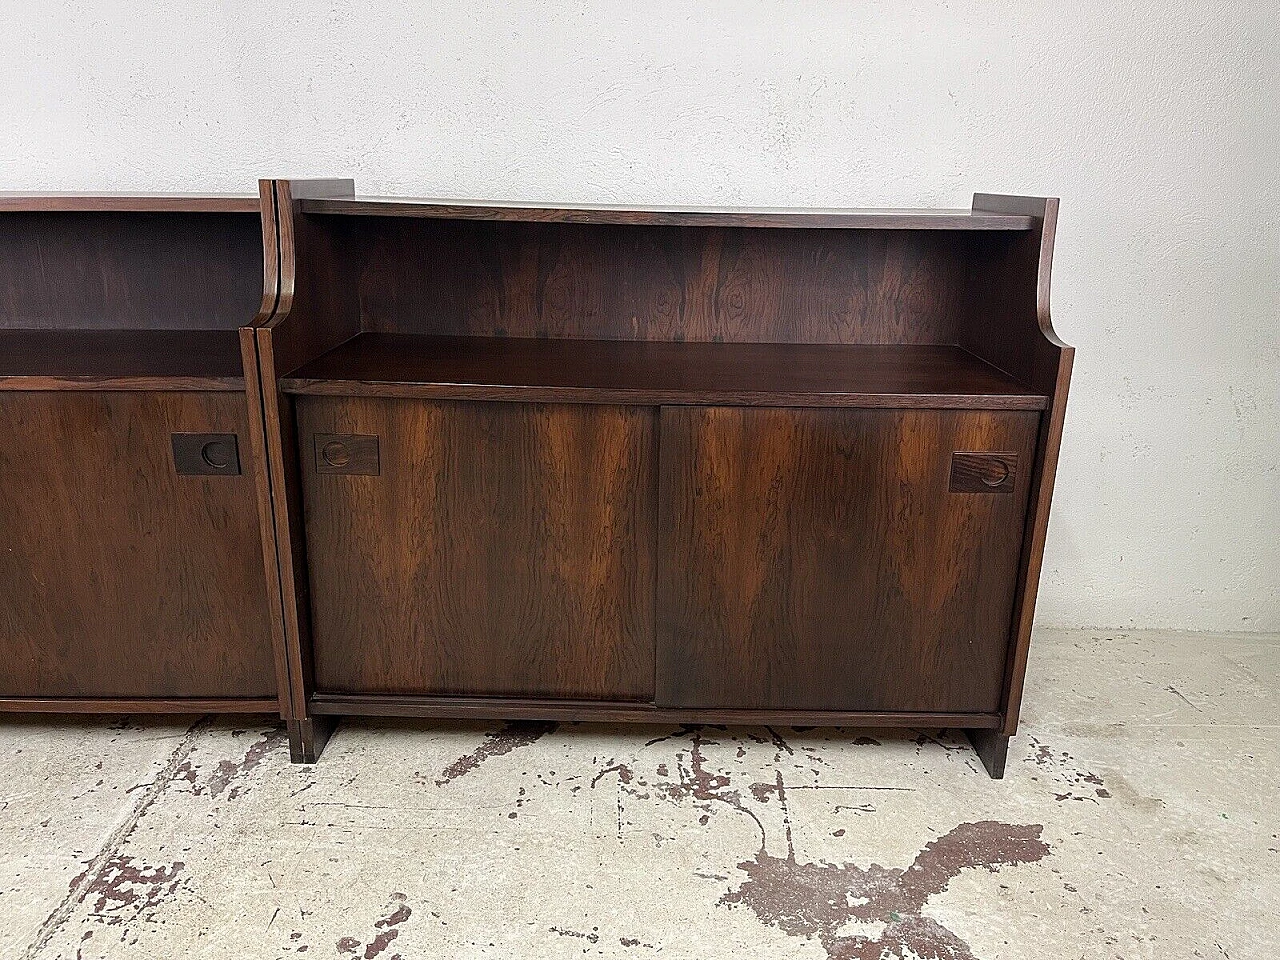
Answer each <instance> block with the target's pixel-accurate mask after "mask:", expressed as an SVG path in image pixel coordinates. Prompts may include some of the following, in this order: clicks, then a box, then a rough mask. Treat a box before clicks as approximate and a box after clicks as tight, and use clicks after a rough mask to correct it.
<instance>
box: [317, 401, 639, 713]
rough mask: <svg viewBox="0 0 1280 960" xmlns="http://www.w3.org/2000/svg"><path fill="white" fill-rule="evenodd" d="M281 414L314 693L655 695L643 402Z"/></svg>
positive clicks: (443, 405)
mask: <svg viewBox="0 0 1280 960" xmlns="http://www.w3.org/2000/svg"><path fill="white" fill-rule="evenodd" d="M297 410H298V420H299V430H298V436H299V442H300V444H301V447H302V449H301V451H300V454H301V458H302V478H303V490H304V500H305V508H306V538H307V543H306V547H307V561H308V566H309V568H310V590H311V614H312V630H311V634H312V638H313V644H314V654H315V683H316V689H317V690H319V691H321V692H345V693H366V694H369V693H372V694H377V693H399V694H426V695H504V696H516V697H561V698H585V699H618V700H649V699H652V696H653V581H654V541H655V537H656V532H655V519H656V517H655V515H656V505H655V487H656V468H657V464H656V444H655V411H654V408H652V407H616V406H595V405H588V404H561V405H557V404H521V403H472V402H454V401H442V402H433V401H424V400H405V399H381V398H363V397H300V398H299V399H298V401H297Z"/></svg>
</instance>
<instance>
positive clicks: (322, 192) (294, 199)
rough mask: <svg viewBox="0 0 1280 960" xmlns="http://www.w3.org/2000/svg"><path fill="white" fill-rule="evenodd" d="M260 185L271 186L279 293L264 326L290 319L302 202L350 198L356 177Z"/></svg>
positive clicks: (278, 323)
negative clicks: (352, 178) (269, 319)
mask: <svg viewBox="0 0 1280 960" xmlns="http://www.w3.org/2000/svg"><path fill="white" fill-rule="evenodd" d="M261 189H262V190H263V191H264V192H265V191H266V190H267V189H270V190H271V192H272V196H273V199H272V206H273V210H274V216H275V224H276V243H277V251H278V252H277V256H278V271H279V296H278V298H277V304H276V309H275V312H274V314H273V316H272V318H271V321H270V322H269V323H267V324H265V326H268V327H278V326H280V325H281V324H283V323H284V322H285V321H286V320H288V319H289V316H290V314H291V313H292V311H293V303H294V296H295V293H296V291H297V285H298V246H299V243H298V230H297V226H296V224H297V218H298V217H299V216H300V215H301V206H300V205H301V202H302V201H303V200H318V199H326V198H333V199H336V198H350V197H353V196H354V195H355V189H356V186H355V181H354V180H350V179H329V180H263V181H261ZM264 203H265V201H264Z"/></svg>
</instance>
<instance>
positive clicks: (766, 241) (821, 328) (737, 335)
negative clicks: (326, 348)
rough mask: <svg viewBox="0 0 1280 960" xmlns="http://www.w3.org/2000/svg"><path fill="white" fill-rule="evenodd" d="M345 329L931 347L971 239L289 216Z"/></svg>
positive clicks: (963, 309)
mask: <svg viewBox="0 0 1280 960" xmlns="http://www.w3.org/2000/svg"><path fill="white" fill-rule="evenodd" d="M301 219H302V220H303V221H305V222H307V226H308V229H310V230H317V231H321V232H323V233H324V234H325V235H326V246H327V247H328V249H329V253H330V255H331V256H332V257H333V258H334V259H335V261H336V262H338V263H340V264H342V268H341V269H342V270H343V271H344V272H345V273H346V274H347V279H348V281H349V282H350V283H352V284H354V285H355V287H356V289H357V290H358V297H359V303H358V310H359V321H360V328H361V329H363V330H365V331H368V332H379V333H407V334H427V335H475V336H509V337H549V338H567V339H608V340H676V341H680V340H688V341H729V342H764V343H848V344H858V343H867V344H888V343H904V344H947V343H958V342H960V340H961V336H962V334H961V329H962V324H963V322H964V320H965V318H966V317H967V315H968V314H969V312H970V309H971V304H972V303H973V301H974V286H975V283H977V282H979V280H980V278H978V277H977V276H976V275H975V273H974V271H973V269H972V260H973V256H972V253H971V251H972V249H974V248H975V247H976V246H977V245H978V244H988V245H990V244H995V245H999V244H1001V243H1005V244H1007V243H1010V242H1012V240H1011V239H1010V236H1016V235H1018V233H1017V232H1014V233H1013V234H1001V233H989V232H987V233H984V232H982V231H971V232H966V231H940V230H875V229H862V230H846V229H803V230H785V229H747V228H736V227H684V226H651V225H641V226H637V225H622V224H590V225H588V224H579V223H528V222H493V221H478V220H447V219H417V218H398V217H375V216H331V215H324V214H303V215H302V216H301Z"/></svg>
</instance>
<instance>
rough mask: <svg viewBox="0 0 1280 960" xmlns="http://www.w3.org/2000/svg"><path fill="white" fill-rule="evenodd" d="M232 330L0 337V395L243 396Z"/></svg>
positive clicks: (15, 333) (44, 332) (240, 365)
mask: <svg viewBox="0 0 1280 960" xmlns="http://www.w3.org/2000/svg"><path fill="white" fill-rule="evenodd" d="M244 383H245V381H244V365H243V360H242V358H241V356H240V341H239V336H238V334H237V333H236V331H235V330H0V390H202V391H211V390H236V391H243V390H244Z"/></svg>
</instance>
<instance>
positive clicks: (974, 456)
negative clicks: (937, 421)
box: [951, 451, 1018, 493]
mask: <svg viewBox="0 0 1280 960" xmlns="http://www.w3.org/2000/svg"><path fill="white" fill-rule="evenodd" d="M1017 479H1018V455H1017V454H1016V453H976V452H974V453H970V452H960V451H957V452H956V453H953V454H951V492H952V493H1009V492H1011V491H1012V490H1013V488H1014V487H1015V486H1017Z"/></svg>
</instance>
